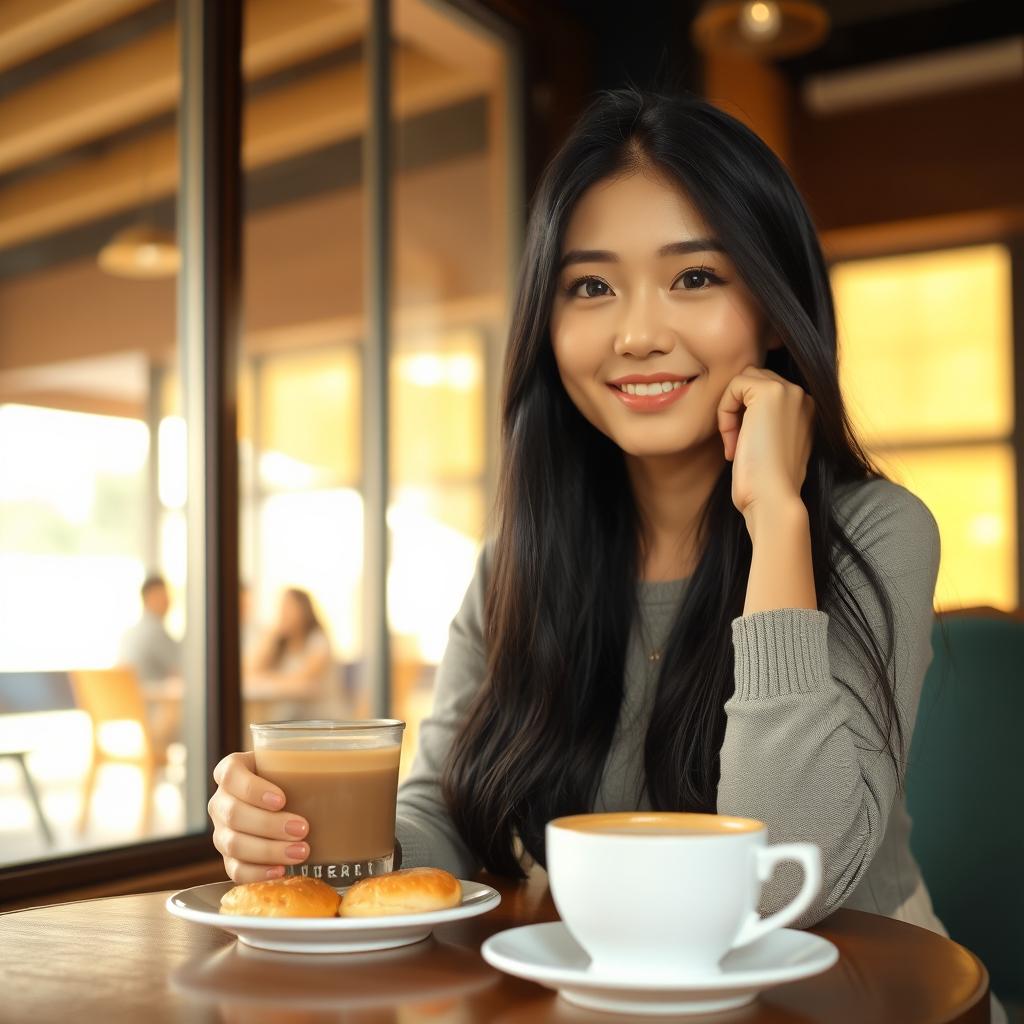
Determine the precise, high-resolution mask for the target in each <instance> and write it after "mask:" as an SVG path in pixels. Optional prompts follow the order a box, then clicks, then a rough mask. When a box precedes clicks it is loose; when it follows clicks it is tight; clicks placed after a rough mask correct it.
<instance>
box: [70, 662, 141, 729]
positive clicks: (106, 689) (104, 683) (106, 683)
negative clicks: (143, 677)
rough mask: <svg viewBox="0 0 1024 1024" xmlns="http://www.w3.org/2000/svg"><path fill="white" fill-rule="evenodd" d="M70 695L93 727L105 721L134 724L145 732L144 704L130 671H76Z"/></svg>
mask: <svg viewBox="0 0 1024 1024" xmlns="http://www.w3.org/2000/svg"><path fill="white" fill-rule="evenodd" d="M71 692H72V693H73V694H74V695H75V703H76V704H77V705H78V706H79V707H80V708H81V709H82V710H83V711H85V712H86V713H87V714H88V715H89V717H90V718H91V719H92V722H93V727H94V728H99V726H101V725H102V724H104V723H105V722H138V723H139V724H140V725H141V726H142V728H143V731H146V702H145V701H144V700H143V697H142V687H141V685H140V684H139V679H138V676H137V675H136V674H135V670H134V669H131V668H102V669H76V670H75V671H74V672H72V673H71Z"/></svg>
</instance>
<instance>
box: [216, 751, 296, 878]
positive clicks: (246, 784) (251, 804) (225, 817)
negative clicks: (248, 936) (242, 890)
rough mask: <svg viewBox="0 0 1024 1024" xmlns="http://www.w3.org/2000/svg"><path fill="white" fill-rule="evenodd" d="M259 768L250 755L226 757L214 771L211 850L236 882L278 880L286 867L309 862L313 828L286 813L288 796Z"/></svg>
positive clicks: (230, 755) (241, 754)
mask: <svg viewBox="0 0 1024 1024" xmlns="http://www.w3.org/2000/svg"><path fill="white" fill-rule="evenodd" d="M255 768H256V764H255V758H254V757H253V754H252V751H248V752H246V753H240V754H228V756H227V757H225V758H224V759H223V760H222V761H220V762H219V763H218V765H217V767H216V768H214V770H213V779H214V781H215V782H216V783H217V792H216V793H214V794H213V796H212V797H211V798H210V803H209V805H208V810H209V812H210V817H211V818H212V819H213V845H214V846H215V847H216V848H217V851H218V852H219V853H220V854H221V855H222V856H223V857H224V870H225V871H227V873H228V877H229V878H231V879H232V880H233V881H235V882H258V881H262V880H264V879H267V878H280V877H281V876H282V875H283V874H284V869H285V865H286V864H301V863H302V861H304V860H305V859H306V858H307V857H308V856H309V845H308V844H307V843H304V842H302V841H301V840H302V839H304V838H305V836H306V833H307V832H308V831H309V823H308V822H307V821H306V820H305V818H300V817H298V815H295V814H291V813H289V812H288V811H285V810H282V808H283V807H284V805H285V795H284V793H282V792H281V790H280V789H279V788H278V787H277V786H275V785H274V784H273V783H270V782H267V781H266V780H265V779H261V778H260V777H259V776H258V775H256V774H255Z"/></svg>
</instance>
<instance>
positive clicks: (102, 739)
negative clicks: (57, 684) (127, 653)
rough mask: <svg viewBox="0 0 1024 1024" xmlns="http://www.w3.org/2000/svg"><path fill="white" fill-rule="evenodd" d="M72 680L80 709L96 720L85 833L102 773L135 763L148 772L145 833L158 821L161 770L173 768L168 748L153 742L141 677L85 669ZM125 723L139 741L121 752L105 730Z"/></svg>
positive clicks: (85, 796) (82, 822)
mask: <svg viewBox="0 0 1024 1024" xmlns="http://www.w3.org/2000/svg"><path fill="white" fill-rule="evenodd" d="M70 677H71V692H72V693H73V694H74V698H75V704H76V705H77V706H78V707H79V708H81V709H82V710H83V711H84V712H85V713H86V714H87V715H88V716H89V718H90V719H91V720H92V758H91V760H90V763H89V771H88V773H87V774H86V777H85V783H84V787H83V799H82V813H81V816H80V818H79V821H78V831H79V834H81V833H83V832H84V831H85V829H86V826H87V825H88V823H89V816H90V813H91V811H92V799H93V793H94V790H95V788H96V778H97V776H98V774H99V769H100V768H101V767H102V766H103V765H104V764H108V763H115V764H134V765H137V766H138V768H139V770H140V772H141V773H142V800H143V805H142V832H143V834H145V833H146V832H148V831H149V830H150V827H151V825H152V822H153V810H154V806H153V804H154V795H155V792H156V782H157V771H158V769H159V768H160V767H161V766H162V765H164V764H166V763H167V756H166V749H164V750H160V749H158V748H157V745H156V744H155V743H154V741H153V736H152V733H151V731H150V726H149V717H148V715H147V713H146V701H145V697H144V696H143V692H142V686H141V684H140V683H139V679H138V676H137V675H136V674H135V671H134V669H131V668H124V667H122V668H107V669H79V670H76V671H74V672H71V673H70ZM124 722H130V723H134V724H136V725H137V726H138V733H137V736H138V742H137V743H136V744H135V745H134V746H131V747H125V748H123V749H118V746H116V745H111V743H110V739H109V730H108V731H107V732H108V735H107V736H105V735H104V731H105V728H106V727H108V726H110V725H113V724H114V723H124Z"/></svg>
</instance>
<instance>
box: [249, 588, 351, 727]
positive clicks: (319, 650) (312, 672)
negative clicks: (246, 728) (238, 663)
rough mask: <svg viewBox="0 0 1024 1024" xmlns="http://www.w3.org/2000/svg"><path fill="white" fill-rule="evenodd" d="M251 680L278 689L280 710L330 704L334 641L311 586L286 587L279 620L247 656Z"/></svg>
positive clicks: (296, 711)
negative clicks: (316, 603) (319, 612)
mask: <svg viewBox="0 0 1024 1024" xmlns="http://www.w3.org/2000/svg"><path fill="white" fill-rule="evenodd" d="M245 673H246V680H247V681H249V682H255V681H256V680H258V681H259V686H260V690H261V691H263V692H269V691H271V690H272V691H273V692H274V695H275V698H274V699H275V703H276V707H277V711H276V713H277V714H280V715H281V716H282V717H284V718H292V717H294V716H301V717H306V718H309V717H316V715H315V714H313V715H311V714H310V709H311V708H312V709H313V710H314V712H315V711H316V710H317V709H318V708H319V707H320V706H322V705H323V706H327V705H329V704H330V701H331V698H332V696H333V695H332V694H331V693H330V692H329V690H330V685H331V677H332V665H331V644H330V641H329V640H328V639H327V634H326V633H325V632H324V629H323V626H321V624H320V619H319V618H318V616H317V614H316V609H315V608H314V607H313V599H312V598H311V597H310V596H309V594H308V593H307V592H306V591H305V590H300V589H299V588H298V587H289V588H287V589H286V590H284V591H282V593H281V603H280V606H279V608H278V614H277V623H276V624H275V626H274V627H273V628H272V629H270V630H268V631H267V632H266V633H265V634H264V635H263V636H262V637H261V638H260V639H259V641H257V642H256V643H255V645H254V649H253V651H252V652H251V653H249V654H248V655H247V656H246V658H245Z"/></svg>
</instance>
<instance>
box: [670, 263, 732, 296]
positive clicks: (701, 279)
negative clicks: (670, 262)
mask: <svg viewBox="0 0 1024 1024" xmlns="http://www.w3.org/2000/svg"><path fill="white" fill-rule="evenodd" d="M680 281H681V282H682V285H683V291H687V292H699V291H704V290H706V289H707V288H709V287H710V286H711V285H713V284H724V282H723V281H722V279H721V278H720V277H719V276H718V275H717V274H716V273H715V272H714V270H712V269H711V267H691V268H690V269H689V270H684V271H683V272H682V273H681V274H680V275H679V276H678V277H677V278H676V282H680Z"/></svg>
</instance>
